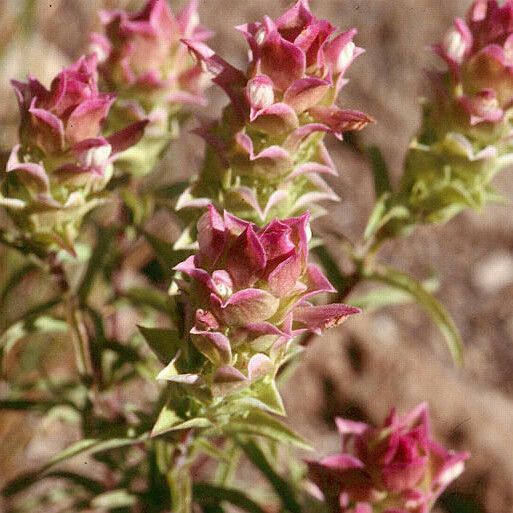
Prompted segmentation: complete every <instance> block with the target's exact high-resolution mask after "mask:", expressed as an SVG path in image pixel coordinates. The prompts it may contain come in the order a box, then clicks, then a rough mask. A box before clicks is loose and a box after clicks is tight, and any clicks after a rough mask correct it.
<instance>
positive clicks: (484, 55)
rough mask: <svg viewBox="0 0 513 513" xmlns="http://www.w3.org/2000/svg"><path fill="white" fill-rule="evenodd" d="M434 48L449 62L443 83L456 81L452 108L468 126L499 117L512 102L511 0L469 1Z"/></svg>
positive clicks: (512, 38) (512, 30) (512, 15)
mask: <svg viewBox="0 0 513 513" xmlns="http://www.w3.org/2000/svg"><path fill="white" fill-rule="evenodd" d="M434 50H435V52H436V53H437V54H438V55H440V57H442V58H443V59H444V60H445V61H446V63H447V64H448V66H449V75H448V76H446V83H447V84H448V85H450V86H455V85H456V86H457V88H456V89H457V90H456V93H455V94H454V98H453V101H454V102H455V108H456V109H457V111H459V112H461V113H463V114H464V115H465V116H466V117H467V121H468V122H469V124H470V126H476V125H479V124H484V123H491V124H497V123H501V122H502V121H503V120H504V119H505V114H506V112H507V110H508V109H509V108H510V107H511V106H512V104H513V2H511V0H508V1H506V2H505V3H504V5H503V6H499V4H498V2H497V1H495V0H477V1H475V2H474V4H473V5H472V7H471V8H470V10H469V12H468V16H467V20H463V19H461V18H457V19H456V20H455V22H454V25H453V27H452V28H450V29H449V31H448V32H447V33H446V35H445V37H444V40H443V41H442V43H440V44H438V45H435V46H434ZM508 133H509V130H508Z"/></svg>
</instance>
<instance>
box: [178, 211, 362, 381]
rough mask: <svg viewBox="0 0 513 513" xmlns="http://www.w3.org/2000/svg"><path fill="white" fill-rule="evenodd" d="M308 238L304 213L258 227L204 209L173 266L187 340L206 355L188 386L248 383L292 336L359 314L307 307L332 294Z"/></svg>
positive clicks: (268, 368) (276, 360)
mask: <svg viewBox="0 0 513 513" xmlns="http://www.w3.org/2000/svg"><path fill="white" fill-rule="evenodd" d="M308 239H309V215H308V214H304V215H302V216H301V217H297V218H291V219H284V220H274V221H272V222H271V223H269V224H268V225H266V226H264V227H262V228H258V227H257V226H255V225H253V224H251V223H249V222H246V221H243V220H241V219H239V218H237V217H235V216H233V215H232V214H230V213H228V212H224V214H223V215H220V214H219V213H218V212H217V210H216V209H215V208H214V207H213V206H211V205H210V206H209V207H208V210H207V212H206V213H205V214H204V215H203V216H202V217H201V218H200V220H199V222H198V242H199V250H198V252H197V253H196V255H194V256H191V257H189V258H188V259H187V260H185V261H184V262H182V263H180V264H178V265H177V266H176V267H175V271H177V272H178V276H177V277H176V279H175V283H174V285H173V287H172V290H173V292H174V294H175V295H176V296H177V300H178V302H179V303H180V304H181V305H182V309H181V311H182V312H183V320H182V321H183V326H182V329H183V333H184V336H185V337H186V338H187V339H188V340H189V342H190V343H191V344H192V345H193V346H194V347H195V348H196V349H197V351H198V352H199V353H201V355H203V361H201V362H200V368H201V369H202V371H201V373H197V374H192V375H191V374H189V375H188V376H187V379H188V380H191V379H192V380H193V381H194V382H197V381H198V380H199V379H200V378H201V379H203V380H206V381H207V382H208V381H210V383H215V384H221V383H234V382H235V383H237V382H239V383H244V382H247V381H251V380H252V379H255V377H256V376H261V375H262V373H264V374H265V373H269V372H273V371H274V370H275V369H277V368H278V367H279V364H280V363H281V358H283V356H284V354H285V353H286V351H287V349H288V346H289V344H290V341H291V340H292V339H293V338H294V337H296V336H298V335H300V334H302V333H306V332H314V333H320V332H321V331H322V330H323V329H326V328H330V327H332V326H336V325H338V324H340V323H341V322H343V321H344V320H345V319H346V318H347V317H348V316H349V315H353V314H355V313H358V312H359V310H358V309H357V308H353V307H350V306H347V305H343V304H329V305H325V306H314V305H313V304H312V303H311V302H310V300H311V298H312V297H314V296H316V295H318V294H320V293H323V292H334V291H335V289H334V288H333V287H332V285H331V284H330V283H329V281H328V280H327V278H326V277H325V276H324V275H323V274H322V272H321V270H320V269H319V268H318V267H317V266H316V265H314V264H311V263H308ZM205 362H208V364H209V365H208V366H207V369H205ZM200 374H201V375H200ZM191 376H192V377H191ZM176 379H179V380H183V379H184V378H183V376H174V377H173V378H172V380H176Z"/></svg>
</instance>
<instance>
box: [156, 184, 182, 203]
mask: <svg viewBox="0 0 513 513" xmlns="http://www.w3.org/2000/svg"><path fill="white" fill-rule="evenodd" d="M189 185H190V183H189V182H176V183H174V184H171V185H168V186H166V187H159V188H158V189H155V191H154V192H155V197H156V198H164V199H175V198H177V197H178V196H180V194H182V192H184V191H185V190H186V189H187V187H189Z"/></svg>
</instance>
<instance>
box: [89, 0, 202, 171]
mask: <svg viewBox="0 0 513 513" xmlns="http://www.w3.org/2000/svg"><path fill="white" fill-rule="evenodd" d="M101 20H102V23H103V25H104V28H105V33H104V34H93V35H92V37H91V50H92V51H94V52H96V54H97V55H98V56H99V59H100V61H101V64H100V65H99V72H100V77H101V79H102V83H103V87H104V88H105V89H106V90H108V91H113V92H115V93H116V95H117V96H118V102H117V103H116V104H115V106H114V112H113V116H112V117H111V119H110V124H109V129H112V130H115V129H117V128H119V126H120V125H122V124H123V123H126V119H130V120H132V121H141V120H143V119H148V120H149V124H148V127H147V131H146V133H145V136H144V138H143V140H142V141H141V142H140V143H139V144H138V145H137V146H135V147H134V148H132V149H131V151H129V152H126V153H125V154H124V155H123V157H122V158H121V159H120V160H119V161H118V166H119V167H122V168H123V169H124V170H125V171H127V172H129V173H131V174H136V175H144V174H147V173H149V172H150V171H151V170H152V169H153V168H154V166H155V164H156V162H157V160H158V158H159V157H160V155H161V153H162V151H164V150H165V148H166V147H167V146H168V144H169V142H170V141H171V139H173V138H175V137H176V136H177V135H178V133H177V130H178V125H179V122H180V121H181V119H182V118H183V108H184V107H187V106H190V105H202V106H203V105H205V103H206V99H205V97H204V95H203V92H204V90H205V89H206V87H207V80H206V77H205V75H204V74H203V72H202V70H201V66H200V64H198V63H195V62H193V60H192V59H191V57H190V55H189V54H188V51H187V48H186V47H185V45H184V44H183V43H182V42H181V39H182V38H188V39H191V40H193V41H196V42H200V41H204V40H205V39H207V38H208V37H209V36H210V33H209V32H208V31H207V30H206V29H205V28H204V27H202V26H201V25H200V23H199V16H198V11H197V2H196V1H195V0H192V1H191V2H190V3H189V5H188V6H187V7H186V8H185V9H184V10H183V11H182V12H181V13H179V14H178V15H177V16H174V15H173V14H172V13H171V10H170V8H169V5H168V2H167V1H166V0H148V2H147V3H146V5H145V6H144V7H143V9H142V10H141V11H139V12H136V13H129V12H126V11H123V10H116V11H104V12H102V13H101ZM163 114H164V116H163Z"/></svg>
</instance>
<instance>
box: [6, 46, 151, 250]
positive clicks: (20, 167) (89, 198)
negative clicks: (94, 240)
mask: <svg viewBox="0 0 513 513" xmlns="http://www.w3.org/2000/svg"><path fill="white" fill-rule="evenodd" d="M13 86H14V90H15V92H16V96H17V98H18V103H19V108H20V115H21V124H20V141H19V144H18V145H16V146H15V147H14V148H13V150H12V152H11V155H10V158H9V161H8V163H7V168H6V171H5V172H4V174H3V186H2V195H1V196H0V204H2V205H3V206H5V207H7V208H8V209H9V211H10V212H11V214H12V215H13V219H14V220H15V222H16V223H17V224H18V226H19V227H20V228H22V229H23V230H27V231H28V232H32V235H35V236H36V238H38V239H40V242H44V243H48V244H57V245H58V246H62V247H64V248H66V249H71V248H72V243H73V239H74V238H75V236H76V230H77V223H78V221H79V219H80V218H81V217H83V215H84V214H85V213H86V212H87V211H88V210H90V209H91V208H92V207H94V206H95V205H96V204H97V203H98V198H97V197H93V196H94V195H95V194H96V193H99V192H100V191H101V190H102V189H103V188H104V187H105V185H106V184H107V182H108V181H109V179H110V177H111V175H112V162H113V157H114V156H115V155H116V153H118V152H120V151H122V150H124V149H126V148H127V147H129V146H131V145H132V144H134V143H135V142H137V140H138V139H139V137H140V136H141V135H142V131H143V130H144V126H145V122H141V123H136V124H134V125H131V126H129V127H127V128H125V129H124V130H122V131H120V132H117V133H115V134H112V135H111V136H110V137H107V138H106V137H103V136H102V135H101V132H102V126H103V123H104V121H105V119H106V117H107V115H108V113H109V110H110V108H111V106H112V103H113V101H114V99H115V98H114V96H113V95H110V94H103V93H100V92H99V91H98V85H97V72H96V57H95V56H94V55H91V56H88V57H81V58H80V59H79V60H78V61H77V62H75V63H74V64H72V65H71V66H69V67H68V68H66V69H64V70H63V71H62V72H61V73H59V75H57V77H55V79H54V80H53V82H52V84H51V86H50V89H49V90H47V89H46V88H45V87H44V86H43V85H42V84H41V83H40V82H38V81H37V80H36V79H35V78H33V77H30V78H29V79H28V82H26V83H25V82H18V81H13Z"/></svg>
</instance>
